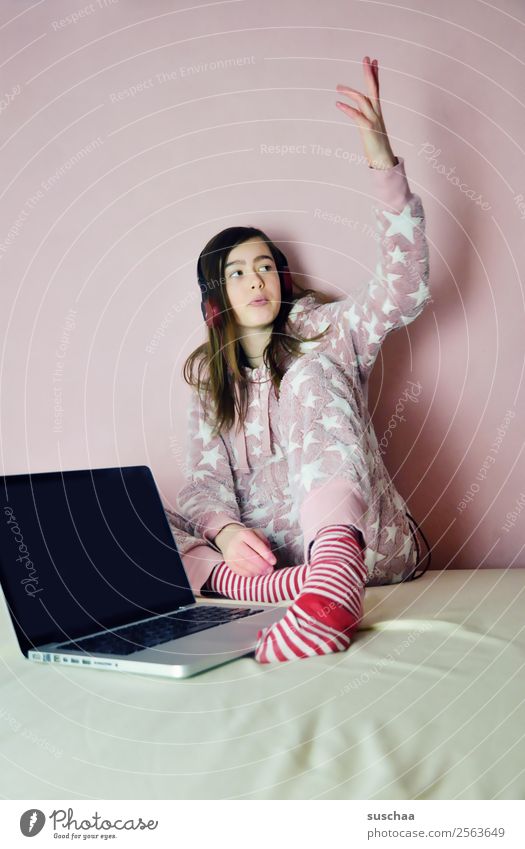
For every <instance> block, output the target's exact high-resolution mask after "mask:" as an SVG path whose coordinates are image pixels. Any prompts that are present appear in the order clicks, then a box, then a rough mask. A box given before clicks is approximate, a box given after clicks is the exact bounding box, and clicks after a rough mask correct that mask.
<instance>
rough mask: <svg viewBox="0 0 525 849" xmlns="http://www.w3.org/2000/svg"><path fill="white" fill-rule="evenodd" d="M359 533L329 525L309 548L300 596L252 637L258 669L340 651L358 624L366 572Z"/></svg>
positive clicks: (347, 643) (350, 528) (343, 648)
mask: <svg viewBox="0 0 525 849" xmlns="http://www.w3.org/2000/svg"><path fill="white" fill-rule="evenodd" d="M363 554H364V545H363V543H362V536H361V533H360V531H358V530H357V529H356V528H354V527H353V526H352V525H329V526H327V527H325V528H323V529H322V530H320V531H319V532H318V534H317V536H316V538H315V541H314V543H313V546H312V552H311V556H312V561H311V564H310V571H309V574H308V577H307V578H306V580H305V582H304V585H303V590H302V592H301V593H300V595H299V597H298V598H297V599H296V601H295V602H294V603H293V604H292V605H291V607H289V608H288V610H287V612H286V614H285V616H284V617H283V619H281V620H280V621H279V622H276V623H275V624H274V625H271V626H269V627H268V628H264V629H263V630H262V631H259V633H258V635H257V644H256V647H255V660H256V661H257V662H258V663H272V662H275V661H281V662H282V661H287V660H298V659H300V658H305V657H312V656H314V655H320V654H329V653H331V652H337V651H345V650H346V649H347V648H348V647H349V645H350V643H351V642H352V638H353V635H354V633H355V631H356V630H357V627H358V625H359V623H360V621H361V619H362V614H363V598H364V586H365V583H366V579H367V572H366V567H365V563H364V557H363Z"/></svg>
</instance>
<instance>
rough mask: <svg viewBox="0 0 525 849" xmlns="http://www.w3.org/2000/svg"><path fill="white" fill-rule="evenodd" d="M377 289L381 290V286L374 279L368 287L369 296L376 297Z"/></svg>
mask: <svg viewBox="0 0 525 849" xmlns="http://www.w3.org/2000/svg"><path fill="white" fill-rule="evenodd" d="M376 289H381V286H380V284H379V283H378V281H377V280H376V279H375V278H372V280H371V281H370V283H369V286H368V294H369V295H371V296H372V297H374V292H375V290H376Z"/></svg>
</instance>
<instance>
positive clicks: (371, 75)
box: [336, 56, 381, 122]
mask: <svg viewBox="0 0 525 849" xmlns="http://www.w3.org/2000/svg"><path fill="white" fill-rule="evenodd" d="M363 70H364V75H365V82H366V86H367V91H368V95H369V96H368V97H366V96H365V95H364V94H363V93H362V92H360V91H358V90H357V89H355V88H352V87H351V86H347V85H341V84H338V85H337V86H336V89H337V91H340V92H341V94H346V95H347V96H348V97H352V98H353V99H354V100H356V101H357V102H358V104H359V106H360V109H361V112H359V110H357V109H354V108H353V107H351V106H347V104H344V103H341V102H340V101H338V102H337V106H339V107H340V108H342V109H343V111H346V112H347V113H348V114H349V115H351V116H352V117H355V118H356V119H360V118H361V119H368V121H371V122H373V121H374V119H375V118H376V116H377V115H380V114H381V103H380V100H379V63H378V61H377V59H374V60H373V61H372V62H371V61H370V57H369V56H365V57H364V59H363ZM345 107H346V108H345Z"/></svg>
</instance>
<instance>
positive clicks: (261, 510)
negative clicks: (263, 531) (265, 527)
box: [250, 506, 270, 522]
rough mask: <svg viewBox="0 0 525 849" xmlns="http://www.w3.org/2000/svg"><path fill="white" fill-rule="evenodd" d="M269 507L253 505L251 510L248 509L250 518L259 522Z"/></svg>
mask: <svg viewBox="0 0 525 849" xmlns="http://www.w3.org/2000/svg"><path fill="white" fill-rule="evenodd" d="M269 509H270V508H269V506H264V507H255V508H254V509H253V510H250V518H251V519H253V521H257V522H260V521H261V519H264V517H265V516H267V515H268V512H269Z"/></svg>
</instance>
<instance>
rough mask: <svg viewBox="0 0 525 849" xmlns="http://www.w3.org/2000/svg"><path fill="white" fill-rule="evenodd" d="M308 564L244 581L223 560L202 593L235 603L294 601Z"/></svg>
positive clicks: (305, 574) (241, 576) (277, 570)
mask: <svg viewBox="0 0 525 849" xmlns="http://www.w3.org/2000/svg"><path fill="white" fill-rule="evenodd" d="M310 569H311V566H310V564H307V563H304V564H303V565H301V566H286V567H284V568H282V569H276V570H275V571H274V572H272V573H271V574H270V575H255V576H254V577H253V578H247V577H244V575H238V574H237V572H234V571H233V570H232V569H230V567H229V566H228V564H227V563H225V562H224V560H223V561H222V562H221V563H218V564H217V565H216V566H214V568H213V570H212V572H211V574H210V576H209V578H208V580H207V581H206V583H205V584H204V586H203V587H202V589H201V593H202V595H205V594H206V592H210V591H211V592H214V593H219V594H220V595H222V596H224V597H225V598H233V599H237V600H238V601H256V602H257V601H259V602H268V603H270V604H275V603H276V602H278V601H293V600H294V599H295V598H297V596H298V595H299V593H300V591H301V590H302V588H303V584H304V581H305V578H306V576H307V574H308V572H309V571H310Z"/></svg>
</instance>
